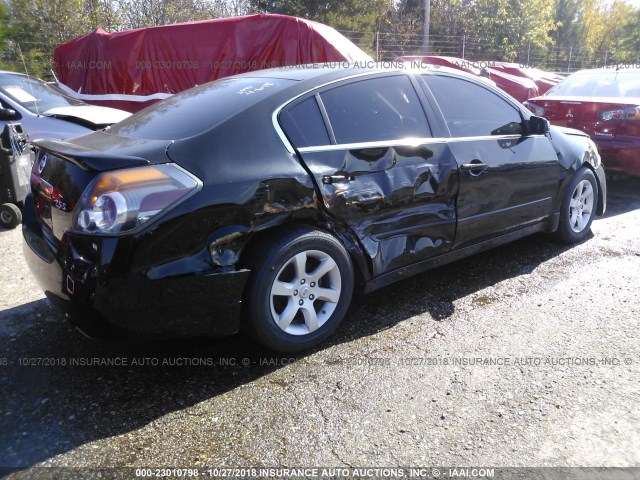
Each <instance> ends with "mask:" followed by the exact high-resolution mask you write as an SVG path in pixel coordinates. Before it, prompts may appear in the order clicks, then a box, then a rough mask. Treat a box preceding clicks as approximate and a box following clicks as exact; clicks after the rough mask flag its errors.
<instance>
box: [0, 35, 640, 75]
mask: <svg viewBox="0 0 640 480" xmlns="http://www.w3.org/2000/svg"><path fill="white" fill-rule="evenodd" d="M341 33H342V34H343V35H345V36H346V37H347V38H349V39H350V40H351V41H353V42H354V43H355V44H356V45H358V46H359V47H360V48H362V49H363V50H364V51H365V52H367V53H369V54H370V55H371V57H372V58H374V59H375V60H377V61H391V60H394V59H396V58H397V57H400V56H407V55H422V54H423V52H424V45H423V38H422V36H421V35H412V34H397V33H385V32H354V31H341ZM38 47H41V48H38ZM44 47H45V46H44V45H38V44H35V43H29V44H26V43H25V44H21V45H20V46H18V45H16V44H13V45H11V44H7V45H3V46H0V69H5V70H12V71H16V72H24V71H25V66H26V69H27V70H28V71H29V73H30V74H32V75H34V76H40V77H42V78H44V79H45V80H53V75H52V74H51V71H52V70H53V69H54V68H53V67H54V65H53V52H49V51H46V50H45V48H44ZM34 51H37V53H33V52H34ZM21 52H24V55H22V53H21ZM429 54H430V55H443V56H451V57H458V58H462V59H465V60H468V61H471V62H477V61H488V62H491V61H509V62H515V63H519V64H521V65H523V66H528V67H537V68H540V69H543V70H547V71H550V72H556V73H560V74H568V73H571V72H575V71H577V70H580V69H584V68H598V67H612V66H614V67H615V66H624V67H629V66H638V67H640V51H638V52H620V51H616V52H614V51H599V52H590V51H587V50H586V49H585V48H584V47H581V46H572V47H569V48H560V47H551V46H550V47H548V48H545V49H541V48H537V47H534V46H532V45H522V46H520V47H519V48H517V49H515V50H514V51H512V52H511V53H510V54H508V55H506V54H505V53H504V52H502V51H497V50H496V49H495V47H494V46H493V43H492V42H491V41H489V40H488V39H483V38H476V37H467V36H441V35H440V36H438V35H432V36H431V37H430V38H429Z"/></svg>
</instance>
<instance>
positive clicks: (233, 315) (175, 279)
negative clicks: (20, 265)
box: [23, 196, 249, 337]
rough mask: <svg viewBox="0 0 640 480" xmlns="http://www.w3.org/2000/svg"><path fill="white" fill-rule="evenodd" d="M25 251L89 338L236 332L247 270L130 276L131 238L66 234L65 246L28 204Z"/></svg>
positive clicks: (43, 283) (50, 290)
mask: <svg viewBox="0 0 640 480" xmlns="http://www.w3.org/2000/svg"><path fill="white" fill-rule="evenodd" d="M23 218H24V219H23V236H24V242H23V250H24V255H25V258H26V260H27V263H28V265H29V268H30V270H31V272H32V273H33V275H34V277H35V278H36V280H37V282H38V284H39V285H40V287H41V288H42V289H43V290H44V291H45V294H46V295H47V297H48V298H49V299H50V300H52V303H54V304H55V305H56V306H57V307H58V308H60V309H61V310H62V311H64V313H65V314H66V315H67V316H68V318H69V319H70V320H71V322H72V323H73V324H75V325H76V326H78V327H79V328H80V329H81V330H83V331H84V332H85V333H87V334H88V335H91V336H94V335H99V336H102V335H103V333H104V332H110V333H112V332H116V333H118V334H124V335H126V336H143V337H176V336H194V335H209V336H220V335H230V334H233V333H236V332H237V331H238V330H239V328H240V311H241V299H242V292H243V290H244V285H245V283H246V280H247V278H248V275H249V272H248V271H247V270H240V271H236V270H232V269H229V268H228V267H226V268H222V267H221V268H219V269H209V270H206V271H201V272H190V273H189V274H181V275H176V276H170V277H169V276H167V277H164V278H154V279H152V278H149V277H148V276H147V275H146V274H145V272H144V271H140V272H131V271H127V270H126V268H124V269H123V267H122V266H123V265H127V264H131V262H130V260H131V259H132V257H133V256H134V255H135V252H134V251H133V247H132V246H131V242H130V241H129V239H127V238H126V237H122V238H107V237H89V236H84V235H73V234H68V233H67V234H65V236H64V237H63V239H62V241H61V242H58V241H57V240H56V239H55V238H53V237H52V236H50V235H49V234H48V233H47V232H46V231H43V228H42V227H41V225H40V224H39V223H38V222H37V220H36V218H35V214H34V212H33V203H32V202H31V198H30V196H29V197H28V198H27V200H26V201H25V214H24V217H23Z"/></svg>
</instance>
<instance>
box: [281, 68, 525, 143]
mask: <svg viewBox="0 0 640 480" xmlns="http://www.w3.org/2000/svg"><path fill="white" fill-rule="evenodd" d="M379 73H381V71H380V70H370V71H367V72H361V73H357V74H353V75H349V76H347V77H342V78H338V79H336V80H331V81H330V82H326V83H323V84H320V85H316V86H315V87H313V88H310V89H309V90H306V91H304V92H302V93H300V94H299V95H296V96H295V97H293V98H290V99H289V100H287V101H286V102H284V103H283V104H281V105H280V106H279V107H277V108H276V109H275V110H274V111H273V114H272V115H271V121H272V123H273V128H274V129H275V131H276V133H277V134H278V136H279V137H280V140H281V141H282V143H283V144H284V146H285V148H286V149H287V151H288V152H289V153H290V154H291V155H295V154H296V149H295V148H294V147H293V145H291V142H289V139H288V138H287V136H286V135H285V133H284V130H282V127H281V126H280V122H278V116H279V115H280V112H281V111H282V110H283V109H284V108H285V107H286V106H287V105H289V104H291V103H293V102H295V101H296V100H297V99H299V98H300V97H303V96H305V95H307V94H308V93H311V92H313V91H314V90H319V89H322V88H324V87H327V86H329V85H333V84H335V83H340V82H344V81H347V80H352V79H354V78H361V77H368V76H371V75H377V74H379ZM384 73H389V74H404V75H409V74H414V75H424V74H434V73H436V74H437V73H450V72H433V71H425V72H416V71H415V70H411V69H409V70H404V69H397V70H388V71H384ZM450 76H452V77H455V75H450ZM461 77H462V79H463V80H467V81H470V82H471V83H476V84H479V83H478V82H477V81H475V82H474V80H475V79H474V78H472V77H471V78H467V77H466V76H465V75H461ZM480 86H482V87H484V88H486V86H485V85H480ZM487 90H489V91H490V92H492V93H494V94H496V92H495V91H494V89H490V88H488V89H487ZM495 90H499V89H498V88H497V87H496V88H495ZM500 93H501V92H498V96H499V97H500V96H502V97H503V98H502V99H503V100H504V101H506V102H507V103H509V104H510V105H511V106H512V107H514V108H515V109H516V110H517V111H518V112H520V114H521V115H522V109H521V108H520V106H519V104H514V103H513V102H512V101H511V100H510V99H509V98H508V97H506V96H504V95H500ZM525 111H526V109H525ZM425 115H426V113H425ZM427 120H428V119H427ZM523 136H527V137H528V136H530V135H526V134H525V135H518V134H516V135H501V136H492V135H486V136H478V137H441V138H421V139H399V140H388V141H384V142H363V143H353V144H344V145H322V146H317V147H315V146H314V147H303V148H300V149H298V151H299V152H300V153H312V152H325V151H327V152H329V151H336V150H354V149H359V148H360V149H362V148H376V147H385V146H386V147H394V146H399V145H403V146H405V145H406V146H416V145H420V144H425V143H450V142H452V141H455V142H469V141H477V140H511V139H515V138H521V137H523ZM416 140H418V141H419V142H420V143H415V141H416ZM407 141H408V142H407Z"/></svg>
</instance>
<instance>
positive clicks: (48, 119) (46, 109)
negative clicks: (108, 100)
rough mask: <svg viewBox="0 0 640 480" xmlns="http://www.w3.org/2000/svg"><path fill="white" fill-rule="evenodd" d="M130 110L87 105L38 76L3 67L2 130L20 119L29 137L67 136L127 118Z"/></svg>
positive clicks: (0, 78) (0, 88)
mask: <svg viewBox="0 0 640 480" xmlns="http://www.w3.org/2000/svg"><path fill="white" fill-rule="evenodd" d="M130 115H131V114H130V113H129V112H125V111H124V110H118V109H116V108H108V107H99V106H96V105H87V104H86V103H84V102H81V101H80V100H76V99H74V98H71V97H69V96H67V95H65V94H63V93H62V92H60V91H59V90H57V89H55V88H54V87H52V86H50V85H48V84H47V83H45V82H43V81H42V80H38V79H37V78H34V77H30V76H27V75H23V74H20V73H13V72H6V71H0V131H2V130H3V129H4V126H5V125H6V124H7V123H18V122H19V123H20V124H22V128H23V130H24V131H25V132H26V134H27V135H28V137H29V139H31V140H33V139H36V138H53V139H65V138H72V137H77V136H79V135H84V134H86V133H90V132H92V131H95V130H99V129H101V128H104V127H107V126H109V125H111V124H114V123H117V122H119V121H120V120H124V119H125V118H127V117H129V116H130Z"/></svg>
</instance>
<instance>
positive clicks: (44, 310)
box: [0, 235, 567, 473]
mask: <svg viewBox="0 0 640 480" xmlns="http://www.w3.org/2000/svg"><path fill="white" fill-rule="evenodd" d="M566 248H567V247H565V246H561V245H558V244H556V243H552V242H550V241H549V240H548V239H547V238H546V237H544V236H541V235H537V236H534V237H532V238H529V239H525V240H521V241H519V242H516V243H514V244H512V245H508V246H506V247H502V248H499V249H495V250H492V251H490V252H486V253H485V254H482V255H478V256H475V257H471V258H469V259H465V260H462V261H459V262H456V263H454V264H451V265H449V266H446V267H441V268H439V269H436V270H432V271H430V272H427V273H426V274H423V275H419V276H416V277H413V278H411V279H407V280H404V281H402V282H401V283H399V284H396V285H393V286H391V287H388V288H385V289H383V290H380V291H378V292H377V293H376V294H373V295H367V296H364V297H360V298H356V299H355V301H354V303H353V306H352V308H351V310H350V313H349V315H348V317H347V319H346V320H345V322H344V323H343V325H342V326H341V328H340V329H339V330H338V332H337V333H336V335H334V337H332V339H330V341H329V342H328V343H325V344H324V345H322V346H321V347H319V349H326V348H329V347H331V346H336V345H340V344H343V343H347V342H351V341H352V340H354V339H357V338H361V337H367V336H370V335H373V334H375V333H378V332H380V331H384V330H386V329H389V328H391V327H393V326H394V325H396V324H398V323H399V322H402V321H403V320H406V319H408V318H412V317H414V316H415V315H418V314H422V313H425V312H428V313H429V314H430V316H431V318H432V320H431V321H432V322H434V323H437V322H442V321H445V320H446V319H447V318H448V317H449V316H450V315H451V314H452V313H453V310H454V307H453V302H454V301H455V300H456V299H458V298H461V297H464V296H466V295H469V294H472V293H474V292H477V291H479V290H482V289H484V288H486V287H488V286H490V285H493V284H495V283H498V282H501V281H503V280H505V279H507V278H511V277H513V276H517V275H523V274H526V273H529V272H531V271H532V270H533V269H534V268H536V267H537V266H538V265H540V263H542V262H544V261H546V260H548V259H549V258H552V257H553V256H556V255H558V254H560V253H561V252H563V251H564V250H565V249H566ZM480 301H482V302H484V300H482V299H480ZM0 325H1V326H0V336H1V337H4V338H3V340H2V342H3V344H4V345H5V346H4V347H3V352H2V354H1V356H0V362H2V361H5V360H2V359H6V361H5V362H6V364H5V365H3V366H2V367H0V381H1V382H2V385H3V390H4V394H3V397H4V398H3V400H2V402H1V403H0V467H10V468H12V469H18V468H26V467H29V466H32V465H34V464H36V463H38V462H42V461H45V460H47V459H49V458H52V457H54V456H56V455H59V454H61V453H64V452H67V451H69V450H73V449H74V448H76V447H78V446H80V445H83V444H86V443H89V442H92V441H95V440H99V439H103V438H108V437H112V436H116V435H120V434H123V433H127V432H130V431H133V430H136V429H139V428H141V427H143V426H144V425H146V424H148V423H150V422H152V421H153V420H155V419H157V418H159V417H162V416H163V415H166V414H168V413H171V412H175V411H180V410H183V409H185V408H187V407H189V406H192V405H195V404H197V403H199V402H201V401H204V400H208V399H212V398H214V397H216V396H218V395H221V394H223V393H225V392H228V391H230V390H233V389H235V388H237V387H239V386H240V385H243V384H246V383H249V382H252V381H253V380H255V379H257V378H260V377H262V376H264V375H268V374H269V373H271V372H273V371H274V370H276V369H278V368H281V365H282V364H283V362H282V360H283V359H285V358H287V357H291V355H288V356H279V355H274V354H273V353H271V352H268V351H265V350H264V349H262V348H261V347H259V346H258V345H257V344H256V343H254V342H253V341H252V340H250V339H248V338H246V337H244V336H241V335H238V336H235V337H230V338H224V339H197V340H174V341H162V342H146V343H129V344H121V343H103V342H97V341H94V340H89V339H86V338H84V337H82V336H81V335H80V334H79V333H78V332H77V331H75V330H74V329H73V328H72V327H71V326H70V325H68V324H67V322H66V321H65V319H64V318H62V317H61V315H59V314H58V313H56V312H55V311H54V310H53V309H52V307H51V306H50V305H49V303H48V302H47V301H46V300H39V301H36V302H32V303H29V304H26V305H21V306H18V307H15V308H13V309H10V310H5V311H3V312H0ZM312 353H313V352H310V353H309V354H312ZM302 358H304V356H300V355H299V356H297V357H296V360H297V361H299V360H301V359H302ZM72 363H74V365H72ZM105 363H110V364H109V365H104V364H105ZM167 363H168V365H167ZM7 472H8V471H5V472H4V473H7ZM0 473H2V472H0Z"/></svg>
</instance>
